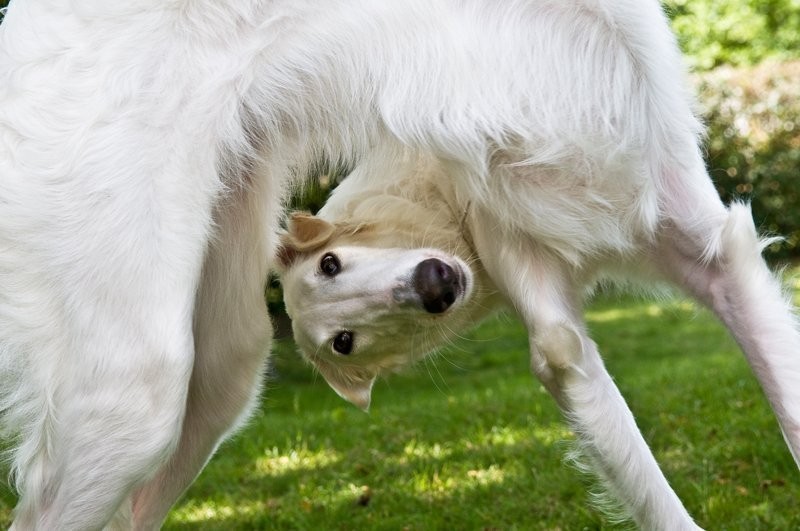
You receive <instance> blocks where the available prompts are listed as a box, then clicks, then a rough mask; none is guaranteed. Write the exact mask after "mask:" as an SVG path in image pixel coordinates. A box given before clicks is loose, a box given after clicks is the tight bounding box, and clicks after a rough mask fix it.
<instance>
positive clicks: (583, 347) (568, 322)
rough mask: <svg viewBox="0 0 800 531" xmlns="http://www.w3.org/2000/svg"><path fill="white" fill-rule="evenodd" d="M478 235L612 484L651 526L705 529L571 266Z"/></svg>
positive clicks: (542, 365) (541, 374) (543, 372)
mask: <svg viewBox="0 0 800 531" xmlns="http://www.w3.org/2000/svg"><path fill="white" fill-rule="evenodd" d="M489 226H491V225H490V224H489ZM474 238H475V244H476V246H477V248H478V250H479V253H480V255H481V258H482V260H483V262H484V266H485V267H486V269H487V272H489V274H490V275H491V276H492V278H493V280H494V281H495V283H496V284H497V286H498V288H499V289H500V290H501V291H502V292H504V293H505V295H506V296H507V297H508V298H509V299H510V301H511V302H512V303H513V305H514V307H515V308H516V310H517V311H518V313H519V314H520V316H521V317H522V319H523V321H524V322H525V324H526V326H527V328H528V331H529V337H530V352H531V368H532V370H533V372H534V373H535V374H536V375H537V377H538V378H539V379H540V380H541V381H542V383H543V384H544V386H545V387H546V388H547V389H548V390H549V391H550V393H551V394H552V395H553V396H554V397H555V398H556V400H557V402H558V404H559V406H560V408H561V409H562V411H563V412H564V414H565V415H566V417H567V419H568V420H569V422H570V424H571V425H572V427H573V429H574V431H575V433H576V435H577V437H578V439H579V443H580V445H581V449H582V451H583V453H584V454H585V455H586V456H587V457H588V458H590V459H591V460H592V464H593V466H594V469H595V470H596V471H597V472H598V473H599V475H600V476H601V477H602V478H603V479H604V480H605V483H606V486H607V488H609V489H610V491H611V493H612V494H613V495H614V496H615V497H616V498H617V499H618V500H619V501H620V502H621V503H622V504H623V506H624V507H623V508H624V510H625V511H626V512H628V513H629V514H630V516H631V517H632V518H633V519H634V520H635V521H636V522H637V523H638V524H639V526H640V527H641V528H643V529H652V530H664V531H667V530H668V531H675V530H683V529H697V526H696V525H695V524H694V522H693V521H692V519H691V517H690V516H689V514H688V513H687V512H686V510H685V509H684V507H683V505H682V504H681V502H680V500H679V499H678V497H677V496H676V494H675V493H674V492H673V490H672V489H671V487H670V486H669V484H668V483H667V480H666V479H665V477H664V475H663V474H662V472H661V470H660V469H659V467H658V465H657V463H656V461H655V458H654V457H653V455H652V453H651V451H650V449H649V448H648V446H647V444H646V442H645V440H644V438H643V437H642V435H641V433H640V432H639V429H638V428H637V426H636V423H635V422H634V419H633V415H632V414H631V412H630V410H629V409H628V407H627V405H626V404H625V401H624V399H623V398H622V396H621V395H620V393H619V391H618V389H617V387H616V386H615V385H614V382H613V381H612V379H611V377H610V376H609V374H608V372H607V371H606V369H605V367H604V366H603V362H602V360H601V358H600V355H599V353H598V351H597V347H596V345H595V343H594V342H593V341H592V340H591V339H590V338H589V337H588V335H587V332H586V329H585V326H584V324H583V320H582V317H581V307H580V306H581V304H580V297H581V296H580V293H579V287H578V286H577V285H575V284H574V283H573V282H572V281H571V280H570V278H569V277H568V273H566V271H568V270H569V269H568V267H567V266H565V265H564V264H561V263H559V261H558V260H556V259H554V258H552V257H548V256H546V255H544V254H542V253H540V252H539V250H538V249H536V246H535V245H534V244H532V243H529V242H519V241H518V240H519V238H516V240H515V241H517V243H515V244H514V245H508V244H507V240H506V245H503V243H502V242H503V241H504V239H503V238H498V237H497V235H496V234H492V233H491V232H490V230H489V229H486V230H483V231H481V230H479V231H477V233H475V234H474Z"/></svg>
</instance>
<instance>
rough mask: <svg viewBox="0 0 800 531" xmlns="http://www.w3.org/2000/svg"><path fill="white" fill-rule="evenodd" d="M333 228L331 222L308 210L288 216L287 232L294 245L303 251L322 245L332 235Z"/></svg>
mask: <svg viewBox="0 0 800 531" xmlns="http://www.w3.org/2000/svg"><path fill="white" fill-rule="evenodd" d="M334 229H335V227H334V226H333V224H332V223H328V222H327V221H325V220H324V219H322V218H318V217H316V216H313V215H311V214H309V213H308V212H294V213H293V214H292V215H291V216H290V217H289V226H288V232H287V234H288V236H289V239H290V240H291V242H292V244H293V245H294V247H295V248H296V249H297V250H298V251H300V252H303V251H310V250H312V249H315V248H317V247H319V246H320V245H323V244H324V243H325V242H327V241H328V240H329V239H330V238H331V236H333V231H334Z"/></svg>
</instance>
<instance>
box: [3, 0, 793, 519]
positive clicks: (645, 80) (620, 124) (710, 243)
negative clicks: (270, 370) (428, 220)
mask: <svg viewBox="0 0 800 531" xmlns="http://www.w3.org/2000/svg"><path fill="white" fill-rule="evenodd" d="M700 131H701V127H700V125H699V124H698V122H697V120H696V119H695V117H694V114H693V112H692V98H691V97H690V96H689V95H688V94H687V92H686V90H685V88H684V72H683V70H682V67H681V64H680V58H679V54H678V51H677V47H676V45H675V42H674V38H673V36H672V34H671V33H670V31H669V28H668V26H667V23H666V21H665V17H664V16H663V13H662V12H661V8H660V6H659V5H658V3H657V2H656V1H655V0H619V1H612V0H513V1H508V2H493V1H487V0H398V1H392V2H374V1H369V0H326V1H311V0H271V1H263V0H236V1H230V2H216V1H211V0H157V1H156V0H139V1H136V2H130V1H124V2H123V1H121V0H103V1H90V0H83V1H81V0H77V1H74V2H62V1H59V0H29V1H23V0H15V1H13V2H12V3H11V6H10V8H9V9H8V12H7V14H6V18H5V21H4V22H3V24H2V26H0V412H2V425H3V428H4V432H5V433H6V434H7V435H8V436H10V437H12V439H13V441H14V443H13V447H12V449H11V451H10V459H11V464H12V473H13V477H14V483H15V486H16V488H17V490H18V491H19V493H20V500H19V504H18V506H17V508H16V513H15V521H14V528H15V529H18V530H19V529H32V528H38V529H97V528H102V527H103V526H106V525H108V524H109V523H110V524H111V525H112V526H117V527H131V526H132V527H134V528H137V529H148V528H154V527H157V526H158V525H159V524H160V522H161V521H162V520H163V518H164V517H165V515H166V514H167V512H168V510H169V508H170V506H171V505H172V504H173V503H174V501H175V500H176V499H177V498H178V497H179V496H180V494H181V493H182V492H183V490H184V489H185V488H186V487H187V485H188V484H189V483H191V481H192V479H193V478H194V477H195V476H196V475H197V474H198V473H199V471H200V470H201V469H202V467H203V465H204V464H205V462H206V461H207V460H208V458H209V456H210V455H211V454H212V453H213V451H214V450H215V448H216V447H217V445H218V444H219V442H220V441H221V440H222V439H223V438H224V437H225V436H226V435H227V434H228V433H230V432H231V431H232V430H233V429H235V427H236V426H237V425H238V424H239V422H240V421H241V419H243V418H244V417H246V415H247V413H248V411H249V410H250V409H251V405H252V404H253V402H254V398H255V397H256V396H257V394H258V387H259V381H260V372H261V369H262V367H263V364H264V360H265V353H266V352H267V350H268V346H269V338H270V332H269V330H270V327H269V322H268V319H267V316H266V312H265V309H264V302H263V299H262V287H263V285H264V282H265V276H266V273H267V271H268V269H269V267H270V260H271V259H270V258H269V257H270V256H272V255H273V253H274V252H275V249H276V243H277V237H276V233H275V230H276V228H277V227H278V225H279V219H280V216H281V210H282V209H281V203H282V199H283V197H284V196H285V194H286V191H287V190H288V189H289V188H290V187H291V186H292V182H293V181H296V180H297V179H298V178H297V177H295V176H298V175H303V174H305V170H306V168H307V167H308V165H309V164H311V163H312V162H313V161H314V160H315V159H316V158H318V157H319V156H320V155H321V154H324V155H327V156H328V157H332V158H343V159H346V160H348V161H351V162H352V163H355V164H358V165H359V166H360V167H361V168H365V171H367V173H368V174H369V175H373V176H374V177H375V178H376V179H380V178H381V172H382V169H385V168H391V167H392V166H393V165H395V164H402V160H405V159H408V160H413V159H417V158H419V157H420V156H424V157H433V158H435V159H437V160H438V161H439V164H441V165H442V166H443V167H444V168H445V170H446V175H447V177H446V178H447V180H448V182H449V186H451V187H452V192H448V196H447V197H452V198H454V201H455V202H454V205H455V206H456V207H457V208H459V209H461V210H463V211H464V213H465V214H466V217H465V219H466V220H467V221H465V222H467V223H468V226H469V236H470V238H471V241H472V245H474V248H475V250H476V251H477V253H478V255H479V256H480V257H481V264H482V266H483V267H484V268H485V269H486V272H487V275H488V277H489V278H491V279H493V281H494V282H495V283H496V287H497V289H498V291H499V293H500V294H501V295H502V296H503V297H504V298H506V299H507V300H509V301H511V302H512V304H513V306H514V308H515V309H516V311H517V312H518V313H519V315H520V316H521V318H522V319H523V320H524V322H525V324H526V325H527V327H528V329H529V330H530V334H531V356H532V360H533V367H534V370H535V371H536V373H537V375H538V376H539V377H540V378H541V379H542V380H543V381H544V382H545V385H547V387H548V388H549V389H550V390H551V391H552V392H553V394H554V395H555V396H556V398H557V400H558V401H559V403H560V404H561V405H562V407H563V408H564V409H565V411H566V412H567V414H568V416H569V417H570V418H571V419H572V422H573V423H574V425H575V426H576V427H577V428H578V431H579V433H580V434H581V437H582V439H583V440H584V442H585V444H586V447H587V448H588V449H589V451H590V453H592V454H593V455H594V457H595V461H596V463H597V464H598V466H599V469H600V470H601V472H602V473H603V474H604V475H605V476H606V477H608V479H609V481H610V482H611V483H612V488H613V489H614V491H615V492H616V493H617V494H619V496H620V497H621V498H622V499H623V500H624V501H625V503H626V504H627V506H628V509H629V510H630V511H631V513H632V514H633V515H634V517H635V519H636V520H637V521H638V522H639V523H640V524H641V525H643V526H644V527H647V528H653V529H656V528H659V529H679V528H690V527H692V526H693V524H692V521H691V519H690V518H689V516H688V515H687V514H686V512H685V510H684V509H683V508H682V506H681V504H680V502H679V501H678V500H677V498H676V497H675V496H674V495H673V494H672V492H671V491H670V489H669V487H668V486H667V484H666V482H665V481H664V479H663V477H662V475H661V473H660V472H659V470H658V468H657V467H656V465H655V463H654V462H653V459H652V457H651V456H650V454H649V452H648V450H647V448H646V446H645V445H644V443H643V442H642V439H641V437H640V436H639V435H638V433H637V431H636V428H635V426H634V424H633V421H632V419H631V417H630V414H629V413H627V409H626V408H625V406H624V404H623V402H622V400H621V399H620V398H619V395H618V394H617V393H616V392H615V391H614V387H613V384H612V383H611V381H610V379H609V377H608V375H607V374H606V373H605V371H604V370H603V368H602V364H601V363H600V358H599V355H598V353H597V351H596V349H595V347H594V344H593V343H592V342H591V341H590V340H589V339H588V338H587V337H586V333H585V329H584V326H583V324H582V322H581V318H580V311H579V306H580V300H579V299H580V295H579V293H578V292H577V290H578V289H579V286H580V284H581V283H582V282H583V281H584V280H585V279H586V278H588V277H589V276H590V275H591V274H592V273H593V272H596V271H599V270H600V268H601V267H605V266H607V265H610V264H623V265H624V264H630V263H633V262H637V263H644V262H655V264H654V268H656V269H659V270H660V271H661V272H663V273H664V274H665V275H666V276H669V277H670V278H671V279H672V280H674V281H675V282H676V283H678V284H680V285H682V286H684V287H685V288H686V289H688V290H689V291H690V292H691V293H693V294H694V295H695V296H697V297H698V298H699V299H701V300H703V301H704V302H706V303H707V304H708V305H709V306H711V307H712V308H714V309H715V310H716V311H717V313H718V314H719V315H720V316H721V318H722V319H723V321H724V322H725V323H726V324H727V325H728V326H729V328H731V329H732V331H733V333H734V334H735V335H736V337H737V338H738V339H739V341H740V343H741V344H742V346H743V348H744V350H745V352H746V353H747V355H748V357H749V359H750V361H751V364H752V365H753V367H754V369H755V372H756V374H757V376H758V378H759V379H760V381H761V383H762V386H763V387H764V389H765V391H766V393H767V395H768V397H769V399H770V401H771V404H772V406H773V408H774V410H775V412H776V414H777V416H778V418H779V420H780V422H781V425H782V428H783V430H784V433H785V435H786V438H787V441H788V443H789V446H790V447H791V448H792V449H793V450H794V453H795V455H798V453H800V359H798V355H797V349H798V344H800V334H798V327H797V324H796V322H795V320H794V318H793V317H792V313H791V309H790V307H789V306H788V304H787V303H786V302H785V301H784V299H783V298H782V296H781V292H780V287H779V285H778V283H777V282H776V281H775V280H774V279H773V277H772V276H770V274H769V272H768V271H767V269H766V267H765V266H764V264H763V262H762V261H761V258H760V256H759V244H758V242H757V240H756V238H755V235H754V232H753V228H752V223H751V221H750V220H749V218H747V216H746V214H745V213H744V211H742V210H741V209H733V210H728V209H726V208H725V207H724V206H723V205H722V204H721V203H720V201H719V199H718V197H717V195H716V194H715V192H714V189H713V187H712V186H711V183H710V181H709V179H708V177H707V175H706V172H705V169H704V167H703V161H702V158H701V154H700V151H699V148H698V135H699V133H700ZM388 175H393V173H391V172H390V173H389V174H388ZM467 206H468V208H467ZM478 219H479V220H481V222H480V223H475V220H478ZM445 251H447V249H445ZM654 256H657V257H658V258H657V259H655V258H653V257H654ZM343 257H345V258H346V255H344V254H343ZM434 258H437V257H436V256H434ZM438 258H439V259H441V260H444V258H441V257H438ZM453 263H454V264H456V266H458V268H460V269H453V273H454V274H455V275H456V277H457V281H456V284H455V285H454V286H453V287H452V294H451V295H448V296H447V300H445V301H444V303H443V304H450V305H452V306H453V307H454V308H453V309H454V310H456V309H457V308H456V306H457V305H460V304H461V303H460V302H459V299H463V298H464V297H469V296H470V293H471V292H470V281H469V278H468V277H467V273H466V271H467V269H466V265H467V264H459V263H458V262H453ZM333 265H334V266H335V264H333ZM325 267H330V266H325ZM344 267H346V264H345V265H344ZM459 271H461V273H459ZM459 275H463V276H459ZM342 278H344V277H342ZM474 278H475V277H473V280H474ZM420 282H422V281H420ZM472 290H473V291H474V292H475V293H478V292H477V290H476V289H475V288H474V287H473V288H472ZM404 293H405V295H408V296H409V297H411V298H413V295H411V294H410V292H408V291H407V290H406V291H405V292H403V289H402V288H401V289H400V290H399V292H398V297H400V298H402V297H403V296H405V295H404ZM451 297H452V299H453V300H452V303H449V302H448V301H449V300H450V298H451ZM435 298H436V297H431V300H432V302H430V304H431V305H435V304H442V303H437V302H436V301H433V299H435ZM464 306H466V305H464ZM348 326H349V324H348ZM359 333H363V332H362V331H358V330H357V331H356V334H359ZM314 339H315V340H316V341H318V342H319V341H321V339H320V338H314ZM351 339H352V338H351ZM358 340H359V337H358V335H356V336H355V342H354V344H353V346H352V349H353V352H352V353H351V355H350V356H351V357H353V359H355V358H356V357H357V356H358V353H359V349H360V348H362V347H360V346H359V344H358ZM341 341H344V343H346V342H347V339H346V338H344V339H342V340H341ZM342 348H343V349H344V348H345V347H342ZM363 348H366V347H363ZM331 355H332V354H331ZM362 388H363V386H362ZM362 394H363V393H362ZM606 430H610V431H609V432H606Z"/></svg>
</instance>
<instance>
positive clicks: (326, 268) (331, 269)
mask: <svg viewBox="0 0 800 531" xmlns="http://www.w3.org/2000/svg"><path fill="white" fill-rule="evenodd" d="M319 269H320V271H322V272H323V273H324V274H325V275H327V276H329V277H334V276H336V275H337V274H338V273H339V271H340V270H341V269H342V264H341V263H340V262H339V258H338V257H337V256H336V255H335V254H333V253H325V255H324V256H323V257H322V260H320V261H319Z"/></svg>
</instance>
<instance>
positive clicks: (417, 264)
mask: <svg viewBox="0 0 800 531" xmlns="http://www.w3.org/2000/svg"><path fill="white" fill-rule="evenodd" d="M390 236H391V235H387V234H379V233H378V232H376V231H375V230H374V228H371V227H368V226H358V227H349V228H342V227H337V226H335V225H333V224H330V223H328V222H326V221H323V220H321V219H319V218H315V217H312V216H308V215H302V214H301V215H297V214H296V215H294V216H293V217H292V219H291V220H290V223H289V229H288V232H287V233H286V234H285V235H284V236H283V238H282V247H281V252H280V253H279V262H280V263H281V265H282V269H283V271H282V275H281V280H282V283H283V288H284V301H285V303H286V309H287V312H288V314H289V316H290V317H291V318H292V327H293V332H294V337H295V341H296V342H297V344H298V345H299V346H300V349H301V351H302V353H303V355H304V357H305V358H306V359H307V360H308V361H310V362H311V363H312V364H313V365H314V366H315V367H316V368H317V369H318V370H319V372H320V374H322V376H323V377H324V378H325V379H326V381H327V382H328V383H329V384H330V385H331V387H333V389H334V390H336V392H337V393H339V395H341V396H342V397H343V398H345V399H346V400H349V401H350V402H352V403H354V404H355V405H357V406H358V407H360V408H362V409H366V408H367V407H368V406H369V402H370V391H371V389H372V384H373V382H374V380H375V378H376V377H377V376H378V375H379V374H381V373H382V372H387V371H392V370H396V369H399V368H400V367H401V366H403V365H405V364H407V363H409V362H411V361H413V360H416V359H419V358H421V357H422V356H424V355H425V354H426V353H428V352H430V351H432V350H434V349H435V348H436V347H438V346H440V345H441V344H442V343H444V342H447V341H449V340H450V339H452V337H453V336H454V335H455V334H457V333H458V332H459V331H460V330H463V329H464V328H466V327H467V326H469V325H472V324H474V322H475V320H476V319H477V318H478V316H477V315H476V309H477V308H483V306H482V305H480V304H477V305H476V304H475V302H476V297H475V296H474V295H475V293H476V281H478V282H479V279H476V275H475V274H474V272H473V270H472V268H471V267H470V266H469V265H468V264H467V263H466V261H465V260H463V259H461V258H459V257H457V256H454V255H452V254H449V253H445V252H443V251H441V250H437V249H431V248H403V247H398V246H396V244H397V242H396V241H394V242H393V241H392V238H391V237H390Z"/></svg>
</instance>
